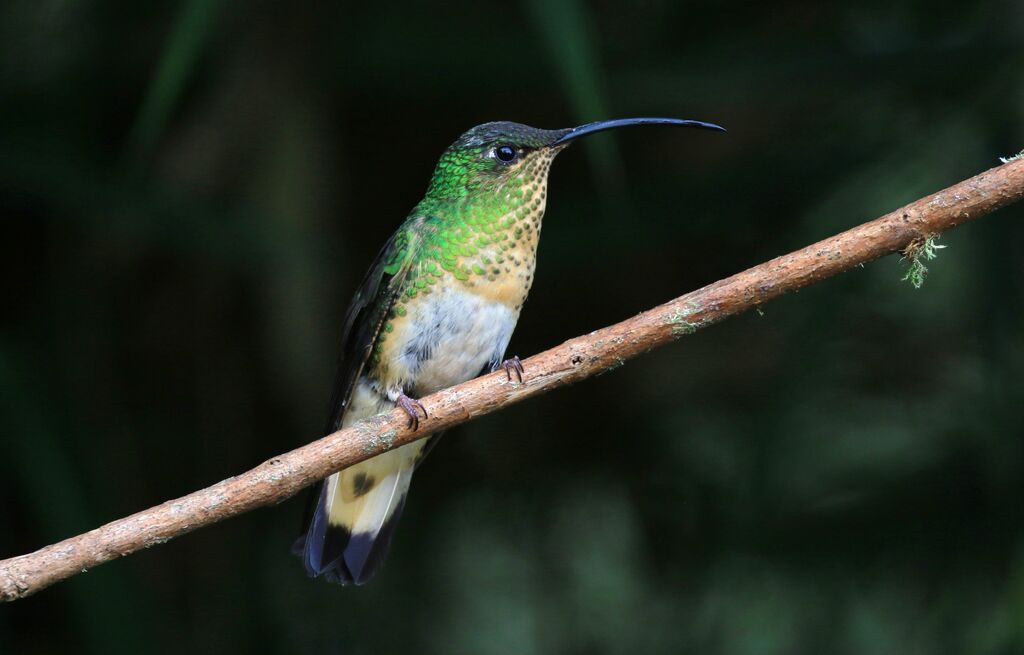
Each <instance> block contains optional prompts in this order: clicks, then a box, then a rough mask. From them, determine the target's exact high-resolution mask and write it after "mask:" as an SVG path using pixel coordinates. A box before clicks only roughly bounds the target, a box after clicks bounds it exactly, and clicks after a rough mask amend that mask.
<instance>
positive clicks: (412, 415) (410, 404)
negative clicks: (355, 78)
mask: <svg viewBox="0 0 1024 655" xmlns="http://www.w3.org/2000/svg"><path fill="white" fill-rule="evenodd" d="M395 403H396V404H397V405H398V406H399V407H401V408H402V409H403V410H405V413H406V414H408V415H409V428H410V429H411V430H412V431H413V432H415V431H416V430H418V429H419V427H420V412H423V418H430V417H429V416H428V415H427V410H426V408H425V407H424V406H423V403H421V402H420V401H418V400H416V399H415V398H410V397H409V396H407V395H405V394H404V393H400V394H398V398H397V399H396V400H395Z"/></svg>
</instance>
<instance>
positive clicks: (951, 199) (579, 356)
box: [0, 160, 1024, 601]
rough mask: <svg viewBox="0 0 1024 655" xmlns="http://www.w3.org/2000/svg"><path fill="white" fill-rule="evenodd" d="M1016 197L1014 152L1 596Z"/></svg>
mask: <svg viewBox="0 0 1024 655" xmlns="http://www.w3.org/2000/svg"><path fill="white" fill-rule="evenodd" d="M1022 196H1024V160H1018V161H1011V162H1009V163H1006V164H1004V165H1002V166H998V167H996V168H993V169H991V170H988V171H986V172H984V173H982V174H980V175H977V176H975V177H972V178H970V179H969V180H965V181H963V182H961V183H960V184H957V185H955V186H952V187H949V188H948V189H945V190H943V191H940V192H938V193H936V194H933V195H930V196H928V197H926V198H922V199H920V200H918V201H916V202H913V203H911V204H909V205H907V206H905V207H903V208H902V209H898V210H896V211H894V212H892V213H890V214H886V215H885V216H882V217H881V218H879V219H877V220H874V221H871V222H870V223H865V224H863V225H861V226H859V227H855V228H853V229H851V230H848V231H846V232H843V233H842V234H838V235H836V236H833V237H831V238H828V239H825V240H824V241H819V242H818V243H815V244H813V245H811V246H808V247H806V248H803V249H802V250H798V251H796V252H792V253H790V254H788V255H784V256H782V257H778V258H776V259H773V260H771V261H769V262H765V263H763V264H761V265H759V266H755V267H753V268H750V269H748V270H746V271H743V272H742V273H738V274H736V275H733V276H732V277H729V278H726V279H724V280H721V281H719V282H715V283H714V284H711V285H708V286H706V287H704V288H702V289H698V290H697V291H693V292H691V293H688V294H686V295H683V296H680V297H679V298H676V299H675V300H672V301H670V302H668V303H665V304H664V305H660V306H658V307H655V308H654V309H651V310H648V311H646V312H644V313H642V314H639V315H637V316H635V317H633V318H631V319H629V320H626V321H623V322H621V323H617V324H615V325H612V326H609V327H606V328H604V329H601V330H597V331H595V332H591V333H590V334H588V335H585V336H581V337H577V338H575V339H572V340H570V341H567V342H565V343H563V344H562V345H560V346H557V347H555V348H552V349H550V350H548V351H545V352H543V353H541V354H539V355H535V356H533V357H531V358H529V359H527V360H525V361H524V362H523V365H524V366H525V368H526V372H527V375H526V381H525V383H522V384H520V383H516V382H510V381H508V380H507V379H506V376H505V373H504V372H500V371H499V372H498V373H493V374H491V375H487V376H484V377H481V378H477V379H475V380H471V381H469V382H466V383H464V384H460V385H458V386H455V387H452V388H450V389H446V390H444V391H440V392H438V393H436V394H433V395H431V396H429V397H427V398H423V399H422V402H423V404H424V405H425V406H426V408H427V411H428V412H429V414H430V419H429V420H425V421H422V422H421V425H420V430H419V431H418V432H415V433H413V432H411V431H410V430H409V429H408V428H407V427H406V422H407V417H406V415H405V414H404V412H402V411H401V410H396V411H394V412H391V413H389V414H382V415H380V416H376V417H372V418H369V419H366V420H363V421H360V422H359V423H357V424H356V425H353V426H352V427H349V428H346V429H344V430H339V431H338V432H335V433H334V434H331V435H329V436H327V437H324V438H323V439H320V440H319V441H315V442H313V443H311V444H309V445H307V446H303V447H302V448H298V449H296V450H293V451H291V452H289V453H285V454H283V455H280V456H278V457H274V458H273V459H270V460H268V461H266V462H264V463H263V464H260V465H259V466H257V467H256V468H254V469H252V470H250V471H247V472H245V473H243V474H241V475H238V476H236V477H233V478H228V479H227V480H224V481H222V482H218V483H217V484H215V485H213V486H211V487H207V488H206V489H202V490H200V491H196V492H194V493H191V494H189V495H187V496H183V497H181V498H178V499H175V500H170V501H168V502H166V503H163V504H162V505H158V506H156V507H153V508H150V509H147V510H145V511H142V512H139V513H137V514H133V515H131V516H129V517H126V518H123V519H119V520H117V521H113V522H111V523H108V524H106V525H104V526H102V527H99V528H97V529H95V530H92V531H91V532H87V533H85V534H82V535H79V536H77V537H72V538H70V539H65V540H64V541H62V542H60V543H57V544H53V545H51V546H47V547H45V548H42V549H40V550H38V551H36V552H34V553H30V554H28V555H22V556H20V557H13V558H10V559H6V560H3V561H0V598H2V599H3V600H5V601H12V600H17V599H19V598H24V597H25V596H28V595H30V594H33V593H35V592H37V591H39V590H40V589H44V588H46V587H48V586H50V585H52V584H54V583H55V582H59V581H60V580H64V579H65V578H69V577H71V576H73V575H75V574H76V573H81V572H84V571H86V570H87V569H90V568H93V567H95V566H98V565H100V564H103V563H104V562H108V561H110V560H112V559H116V558H118V557H124V556H125V555H129V554H131V553H134V552H136V551H139V550H141V549H143V548H149V547H150V546H154V545H156V544H161V543H163V542H165V541H168V540H170V539H173V538H175V537H178V536H180V535H183V534H186V533H188V532H191V531H192V530H195V529H197V528H200V527H203V526H206V525H210V524H212V523H216V522H218V521H223V520H224V519H227V518H230V517H232V516H236V515H238V514H242V513H244V512H248V511H250V510H253V509H256V508H257V507H264V506H266V505H272V504H275V503H279V502H281V501H283V500H285V499H286V498H289V497H290V496H292V495H294V494H295V493H296V492H298V491H299V490H301V489H302V488H303V487H306V486H308V485H311V484H313V483H314V482H316V481H317V480H320V479H322V478H325V477H326V476H328V475H330V474H331V473H334V472H335V471H338V470H340V469H343V468H345V467H347V466H349V465H351V464H354V463H356V462H358V461H361V460H364V459H367V458H369V457H372V456H374V455H377V454H380V453H382V452H384V451H386V450H389V449H391V448H396V447H398V446H401V445H402V444H406V443H409V442H410V441H414V440H416V439H422V438H423V437H425V436H427V435H428V434H429V433H431V432H435V431H438V430H443V429H446V428H450V427H453V426H456V425H459V424H461V423H465V422H467V421H470V420H472V419H474V418H476V417H478V416H482V415H484V414H489V413H490V412H493V411H496V410H498V409H501V408H502V407H505V406H506V405H510V404H512V403H516V402H519V401H522V400H525V399H527V398H530V397H532V396H535V395H537V394H541V393H545V392H547V391H550V390H552V389H555V388H557V387H561V386H564V385H567V384H570V383H573V382H577V381H579V380H583V379H586V378H588V377H591V376H593V375H595V374H597V373H600V372H602V371H606V370H609V369H612V368H615V367H617V366H619V365H620V364H622V363H623V362H624V361H625V360H627V359H631V358H633V357H636V356H637V355H640V354H642V353H646V352H648V351H649V350H652V349H654V348H657V347H659V346H663V345H665V344H668V343H670V342H672V341H675V340H676V339H678V338H679V337H681V336H683V335H687V334H690V333H692V332H695V331H696V330H698V329H700V328H703V327H707V326H708V325H711V324H713V323H716V322H718V321H720V320H722V319H724V318H728V317H730V316H733V315H735V314H739V313H740V312H743V311H746V310H748V309H751V308H752V307H756V306H758V305H761V304H763V303H765V302H768V301H769V300H772V299H774V298H777V297H778V296H781V295H782V294H784V293H789V292H791V291H796V290H798V289H801V288H803V287H806V286H808V285H810V284H813V283H815V282H818V281H820V280H824V279H826V278H829V277H832V276H833V275H838V274H839V273H842V272H843V271H846V270H849V269H851V268H853V267H855V266H858V265H860V264H864V263H866V262H870V261H872V260H874V259H877V258H879V257H882V256H884V255H888V254H890V253H894V252H898V251H905V252H907V253H908V254H911V255H912V254H913V253H914V252H915V251H916V250H919V249H920V248H921V244H924V243H926V242H928V241H929V240H930V239H931V238H933V237H935V236H937V235H939V234H941V233H943V232H945V231H946V230H948V229H950V228H952V227H955V226H956V225H959V224H961V223H964V222H966V221H969V220H972V219H975V218H978V217H979V216H984V215H985V214H988V213H989V212H992V211H994V210H996V209H999V208H1000V207H1004V206H1006V205H1008V204H1010V203H1012V202H1015V201H1017V200H1019V199H1020V198H1021V197H1022Z"/></svg>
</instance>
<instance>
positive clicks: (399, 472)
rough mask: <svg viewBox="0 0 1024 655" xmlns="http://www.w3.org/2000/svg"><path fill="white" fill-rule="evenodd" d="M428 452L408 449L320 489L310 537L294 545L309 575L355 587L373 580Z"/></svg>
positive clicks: (421, 446)
mask: <svg viewBox="0 0 1024 655" xmlns="http://www.w3.org/2000/svg"><path fill="white" fill-rule="evenodd" d="M428 441H433V439H429V440H428ZM425 449H426V442H424V441H417V442H414V443H411V444H407V445H405V446H402V447H400V448H396V449H395V450H391V451H388V452H386V453H383V454H381V455H377V456H376V457H371V458H370V459H368V460H366V461H363V462H360V463H358V464H354V465H353V466H350V467H349V468H347V469H345V470H343V471H340V472H338V473H335V474H334V475H332V476H331V477H329V478H327V479H326V480H324V481H323V482H322V483H321V484H320V491H319V494H318V496H317V499H316V505H315V506H314V507H313V511H312V512H311V513H310V516H309V519H308V525H307V528H306V533H305V535H304V536H303V537H302V538H301V539H300V540H299V542H298V543H296V549H297V550H298V551H299V553H300V554H301V556H302V558H303V562H304V563H305V565H306V572H307V573H309V575H311V576H314V577H316V576H321V575H322V576H324V577H325V578H326V579H328V580H330V581H332V582H337V583H340V584H357V585H359V584H363V583H365V582H366V581H368V580H369V579H370V578H371V577H373V574H374V573H376V572H377V570H378V569H379V568H380V565H381V564H382V563H383V561H384V556H385V555H387V551H388V546H389V545H390V543H391V535H392V533H393V532H394V529H395V524H396V523H397V522H398V518H399V516H401V514H402V507H404V505H405V496H406V493H407V492H408V490H409V482H410V480H411V479H412V472H413V470H414V469H415V468H416V464H417V463H418V462H419V460H420V459H422V456H421V453H423V451H425Z"/></svg>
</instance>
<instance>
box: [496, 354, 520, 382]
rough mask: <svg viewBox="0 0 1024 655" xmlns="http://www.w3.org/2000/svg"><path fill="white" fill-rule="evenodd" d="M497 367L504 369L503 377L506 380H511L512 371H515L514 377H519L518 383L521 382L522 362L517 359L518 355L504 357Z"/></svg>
mask: <svg viewBox="0 0 1024 655" xmlns="http://www.w3.org/2000/svg"><path fill="white" fill-rule="evenodd" d="M498 368H500V369H504V371H505V377H507V378H508V381H509V382H511V381H512V372H513V371H515V374H516V377H517V378H519V383H520V384H522V382H523V372H524V371H523V363H522V362H521V361H520V360H519V355H516V356H514V357H512V358H511V359H506V360H505V361H503V362H502V363H501V364H498Z"/></svg>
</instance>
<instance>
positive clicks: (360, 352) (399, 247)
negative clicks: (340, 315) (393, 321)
mask: <svg viewBox="0 0 1024 655" xmlns="http://www.w3.org/2000/svg"><path fill="white" fill-rule="evenodd" d="M414 240H415V232H414V231H413V230H412V229H410V228H408V227H405V226H403V227H402V228H401V229H399V230H398V232H395V234H394V235H392V237H391V238H390V239H389V240H388V242H387V243H386V244H384V247H383V248H381V251H380V252H379V253H378V254H377V258H376V259H374V261H373V264H372V265H371V266H370V270H369V272H367V274H366V277H365V278H363V282H362V284H360V285H359V290H358V291H356V295H355V297H354V298H352V303H351V304H350V305H349V308H348V313H347V314H346V315H345V324H344V328H343V330H342V336H341V354H340V355H339V358H338V373H337V376H336V379H335V383H334V392H333V393H332V394H331V404H330V411H329V414H328V418H327V426H326V427H325V428H324V433H325V434H330V433H332V432H334V431H336V430H338V428H340V427H341V419H342V417H343V416H344V415H345V408H346V407H347V406H348V403H349V400H350V399H351V398H352V392H353V390H354V389H355V386H356V381H357V380H358V379H359V376H360V374H362V372H363V369H364V368H365V367H366V362H367V361H368V360H369V358H370V352H371V351H372V350H373V344H374V342H375V341H376V340H377V336H378V335H379V334H380V329H381V326H382V325H383V324H384V320H385V319H386V318H387V315H388V312H390V311H391V306H392V305H393V304H394V302H395V299H396V297H397V294H398V290H399V289H400V287H401V283H402V281H403V280H404V279H405V276H406V274H407V273H408V271H409V262H410V260H411V254H412V250H413V247H414V243H413V241H414Z"/></svg>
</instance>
